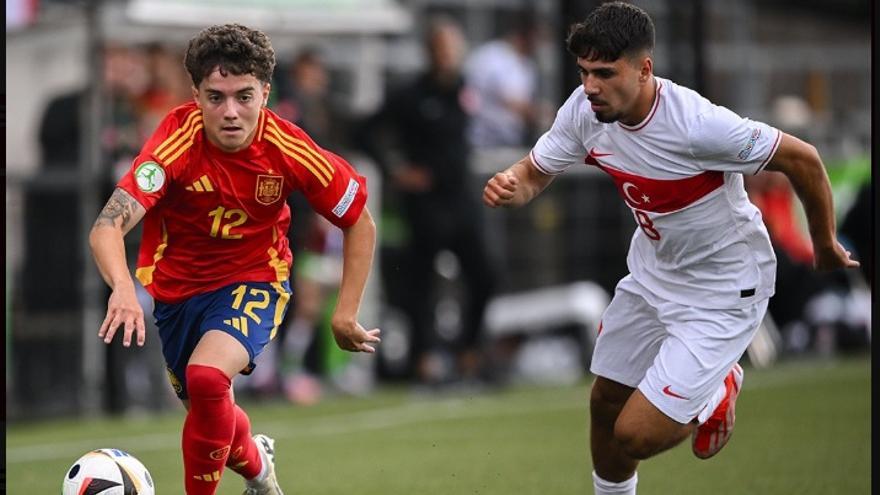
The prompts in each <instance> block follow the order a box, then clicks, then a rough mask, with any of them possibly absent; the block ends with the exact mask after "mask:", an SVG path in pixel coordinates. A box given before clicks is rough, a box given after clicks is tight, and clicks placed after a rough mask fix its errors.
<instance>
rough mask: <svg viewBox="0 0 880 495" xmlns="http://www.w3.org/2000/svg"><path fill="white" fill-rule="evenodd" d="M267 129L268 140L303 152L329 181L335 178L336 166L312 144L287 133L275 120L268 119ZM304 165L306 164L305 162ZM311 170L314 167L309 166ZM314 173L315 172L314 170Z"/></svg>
mask: <svg viewBox="0 0 880 495" xmlns="http://www.w3.org/2000/svg"><path fill="white" fill-rule="evenodd" d="M266 131H267V132H268V133H269V134H270V136H266V140H268V141H272V142H273V143H275V144H276V145H277V146H279V147H282V148H287V149H288V150H291V151H294V152H299V153H301V154H302V155H303V156H304V157H305V158H306V159H307V160H308V161H309V162H310V163H311V164H312V165H313V166H314V167H315V168H316V169H318V170H319V171H320V172H321V173H322V174H323V175H324V177H325V178H326V179H327V181H328V182H329V181H330V180H332V179H333V173H334V172H335V171H336V170H335V168H334V167H333V166H332V165H330V162H328V161H327V159H326V158H324V155H322V154H320V153H318V152H317V151H315V150H314V149H312V146H311V145H310V144H309V143H307V142H306V141H304V140H302V139H298V138H295V137H293V136H291V135H290V134H287V133H285V132H284V131H282V130H281V128H280V127H278V124H277V123H275V121H273V120H269V121H267V123H266ZM270 137H274V138H276V139H277V140H278V141H273V140H272V139H270ZM279 141H280V142H279ZM303 165H305V163H304V164H303ZM307 168H308V167H307ZM309 170H312V169H311V168H309ZM312 173H314V171H313V172H312Z"/></svg>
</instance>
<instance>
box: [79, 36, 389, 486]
mask: <svg viewBox="0 0 880 495" xmlns="http://www.w3.org/2000/svg"><path fill="white" fill-rule="evenodd" d="M184 64H185V66H186V69H187V72H188V73H189V74H190V77H191V78H192V84H193V86H192V98H193V101H192V102H189V103H187V104H185V105H182V106H179V107H177V108H175V109H173V110H172V111H171V112H170V113H169V114H168V115H167V116H166V117H165V119H163V120H162V122H161V124H160V125H159V128H158V129H157V130H156V132H154V133H153V135H152V136H151V137H150V138H149V139H148V140H147V142H146V144H145V145H144V146H143V148H142V151H141V153H140V154H139V155H138V156H137V157H136V158H135V160H134V163H133V164H132V166H131V169H130V171H129V173H127V174H125V175H124V176H123V178H122V179H121V180H120V181H119V183H118V185H117V188H116V189H115V191H114V192H113V195H112V196H111V197H110V200H109V201H108V202H107V204H106V206H105V207H104V209H103V210H102V211H101V213H100V215H99V216H98V219H97V220H96V222H95V224H94V226H93V227H92V231H91V233H90V236H89V244H90V246H91V248H92V251H93V254H94V257H95V260H96V262H97V265H98V268H99V270H100V272H101V275H102V276H103V277H104V280H105V281H106V282H107V284H108V285H109V286H110V287H111V289H112V293H111V295H110V299H109V301H108V305H107V316H106V318H105V319H104V322H103V323H102V325H101V328H100V329H99V331H98V336H99V337H100V338H101V339H103V341H104V342H105V343H107V344H109V343H111V342H112V340H113V338H114V336H115V335H116V333H117V331H118V330H119V329H121V330H122V334H123V335H122V337H121V338H122V343H123V346H125V347H128V346H130V345H131V341H132V338H133V337H134V339H135V342H136V343H137V345H139V346H140V345H143V344H144V341H145V338H146V335H145V328H144V315H143V310H142V309H141V306H140V304H139V303H138V300H137V298H136V296H135V289H134V282H133V281H132V278H131V275H130V274H129V271H128V266H127V263H126V260H125V256H124V249H125V242H124V236H125V234H126V233H128V232H129V231H130V230H131V229H132V228H133V227H134V226H135V225H136V224H137V223H138V222H140V220H141V219H144V229H143V240H142V243H141V249H140V255H139V257H138V267H137V270H136V272H135V276H136V278H137V279H138V280H139V281H140V282H141V283H142V284H143V285H144V287H145V288H146V289H147V291H149V293H150V295H151V296H153V298H154V300H155V306H154V316H155V318H156V324H157V326H158V328H159V337H160V338H161V340H162V350H163V354H164V356H165V361H166V365H167V369H168V374H169V377H170V380H171V384H172V386H173V388H174V390H175V393H176V394H177V396H178V397H179V398H180V399H181V400H182V401H183V403H184V405H185V407H186V409H187V414H186V419H185V421H184V424H183V432H182V447H183V449H182V450H183V466H184V478H185V479H184V486H185V492H186V493H187V494H188V495H210V494H213V493H215V491H216V489H217V485H218V483H219V481H220V478H221V475H222V473H223V470H224V467H226V466H228V467H229V468H230V469H232V470H234V471H235V472H237V473H238V474H240V475H241V476H242V477H244V478H245V480H246V490H245V492H244V493H245V494H250V495H256V494H280V493H282V491H281V488H280V487H279V485H278V481H277V479H276V476H275V471H274V441H273V440H272V439H271V438H269V437H267V436H265V435H260V434H258V435H254V436H253V437H251V435H250V421H249V419H248V416H247V414H246V413H245V412H244V411H243V410H242V409H241V408H240V407H239V406H238V405H237V404H236V403H235V401H234V399H233V396H232V380H233V379H234V378H235V377H236V376H237V375H238V374H239V373H242V374H249V373H250V372H251V371H252V370H253V367H254V366H255V364H254V360H255V359H256V357H257V356H258V355H259V354H260V352H261V351H262V349H263V347H264V346H265V345H266V344H268V342H269V341H270V340H271V339H272V338H273V337H274V336H275V333H276V332H277V329H278V326H279V325H280V324H281V321H282V319H283V317H284V314H285V311H286V310H287V301H288V299H289V298H290V293H291V291H290V286H289V283H288V281H287V278H288V276H289V266H290V263H291V261H292V260H291V254H290V249H289V247H288V244H287V237H286V230H287V228H288V226H289V222H290V209H289V208H288V207H287V204H286V203H285V201H284V198H286V197H287V196H288V195H289V194H290V193H291V192H292V191H293V190H300V191H302V192H303V193H304V194H305V195H306V197H307V198H308V200H309V202H310V204H311V205H312V206H313V207H314V208H315V210H316V211H318V212H319V213H321V215H323V216H325V217H326V218H327V219H328V220H330V221H331V222H332V223H333V224H334V225H336V226H338V227H340V228H342V229H343V230H344V236H345V240H344V274H343V276H342V287H341V289H340V295H339V302H338V304H337V306H336V310H335V313H334V315H333V318H332V326H333V333H334V337H335V339H336V341H337V343H338V344H339V346H340V347H342V348H344V349H346V350H349V351H354V352H358V351H360V352H375V349H374V347H373V345H375V344H376V343H378V342H379V337H378V334H379V330H378V329H373V330H370V331H367V330H365V329H364V328H363V327H362V326H361V325H360V323H358V312H359V309H360V303H361V297H362V294H363V290H364V286H365V284H366V280H367V276H368V274H369V270H370V266H371V264H372V253H373V246H374V243H375V225H374V223H373V221H372V217H371V216H370V212H369V210H367V209H366V207H365V202H366V183H365V180H364V178H363V177H361V176H359V175H358V174H357V173H356V171H355V170H354V169H353V168H352V167H351V165H349V164H348V163H347V162H346V161H345V160H343V159H341V158H340V157H338V156H337V155H335V154H333V153H331V152H329V151H326V150H324V149H322V148H321V147H319V146H318V145H316V144H315V143H314V141H312V140H311V138H309V136H308V135H306V134H305V133H304V132H303V131H302V130H301V129H299V128H298V127H296V126H295V125H293V124H291V123H289V122H287V121H285V120H283V119H281V118H279V117H278V116H277V115H276V114H274V113H273V112H271V111H270V110H268V109H266V108H265V105H266V102H267V100H268V96H269V91H270V81H271V78H272V72H273V70H274V67H275V54H274V50H273V49H272V46H271V43H270V41H269V38H268V37H267V36H266V35H265V34H263V33H262V32H260V31H256V30H251V29H248V28H246V27H244V26H241V25H238V24H227V25H222V26H211V27H209V28H206V29H204V30H202V31H201V32H200V33H199V34H198V35H197V36H195V37H194V38H192V39H191V40H190V42H189V45H188V47H187V50H186V56H185V58H184Z"/></svg>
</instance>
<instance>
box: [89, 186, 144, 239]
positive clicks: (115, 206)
mask: <svg viewBox="0 0 880 495" xmlns="http://www.w3.org/2000/svg"><path fill="white" fill-rule="evenodd" d="M135 204H136V201H135V199H134V198H132V197H131V196H129V195H128V193H126V192H125V191H123V190H122V189H116V190H115V191H113V195H112V196H110V199H109V200H108V201H107V204H106V205H104V209H103V210H101V214H100V215H98V219H97V220H95V226H96V227H97V226H99V225H107V226H111V227H112V226H115V225H119V226H120V227H122V228H123V229H124V228H126V226H127V225H128V223H129V222H130V221H131V217H132V214H133V212H134V208H135ZM120 218H121V219H122V223H121V224H117V220H118V219H120Z"/></svg>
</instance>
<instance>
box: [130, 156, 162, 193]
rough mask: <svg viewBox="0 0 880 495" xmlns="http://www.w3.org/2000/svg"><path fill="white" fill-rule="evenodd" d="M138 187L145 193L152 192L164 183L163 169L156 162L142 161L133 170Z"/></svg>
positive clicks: (160, 187)
mask: <svg viewBox="0 0 880 495" xmlns="http://www.w3.org/2000/svg"><path fill="white" fill-rule="evenodd" d="M134 178H135V180H136V181H137V185H138V189H140V190H141V191H143V192H145V193H154V192H156V191H158V190H160V189H162V186H164V185H165V170H164V169H163V168H162V166H161V165H159V164H158V163H156V162H144V163H141V164H140V165H138V167H137V168H136V169H135V171H134Z"/></svg>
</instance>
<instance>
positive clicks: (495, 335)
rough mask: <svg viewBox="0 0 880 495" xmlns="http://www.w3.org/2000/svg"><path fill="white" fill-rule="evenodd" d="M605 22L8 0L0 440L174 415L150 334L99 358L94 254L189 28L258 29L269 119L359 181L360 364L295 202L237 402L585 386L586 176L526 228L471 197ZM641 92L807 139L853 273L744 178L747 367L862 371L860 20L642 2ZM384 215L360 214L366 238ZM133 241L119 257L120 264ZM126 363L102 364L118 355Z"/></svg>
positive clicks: (609, 235)
mask: <svg viewBox="0 0 880 495" xmlns="http://www.w3.org/2000/svg"><path fill="white" fill-rule="evenodd" d="M598 3H600V2H598V1H587V0H560V1H549V0H548V1H538V2H527V1H518V0H359V1H356V0H325V1H320V2H319V1H316V0H315V1H312V0H254V1H252V2H246V3H239V2H234V1H209V0H187V1H173V0H128V1H118V2H110V1H105V2H100V1H85V0H80V1H73V0H67V1H65V0H40V1H39V2H36V1H28V0H7V3H6V8H7V25H6V41H7V49H6V54H7V61H6V64H7V65H6V68H7V79H6V94H7V95H8V96H7V97H6V98H5V100H4V103H5V105H6V115H7V117H6V121H5V124H6V126H5V127H6V142H7V150H6V170H5V172H6V391H7V415H8V417H9V419H11V420H17V419H33V418H40V417H47V416H58V415H68V414H76V413H83V412H95V411H103V412H109V413H123V412H131V411H139V410H147V411H149V410H160V409H164V408H168V407H176V406H174V404H175V401H174V399H173V394H172V392H171V388H170V387H169V386H168V385H167V383H166V381H167V379H166V377H165V373H164V371H163V369H162V364H161V363H162V360H161V359H162V358H161V353H160V349H159V341H158V338H157V335H156V333H154V332H153V333H149V332H150V329H153V330H154V327H151V323H152V318H151V316H150V315H151V312H152V302H151V301H150V298H149V295H148V294H147V293H146V292H145V291H143V290H142V288H141V291H140V295H141V299H142V304H143V305H144V308H145V313H146V314H147V315H148V318H147V320H148V338H147V345H146V348H144V349H139V348H131V349H124V348H122V347H121V345H113V346H105V345H104V344H102V343H101V342H100V341H99V340H98V339H97V338H96V334H97V330H98V327H99V325H100V320H101V318H102V317H103V314H104V313H103V311H104V308H105V307H106V298H107V296H108V295H109V292H108V290H107V289H106V287H105V286H104V285H103V282H102V281H101V280H100V278H99V276H98V274H97V272H96V270H95V268H94V265H93V263H92V261H91V258H90V255H89V253H88V250H87V249H86V233H87V232H88V230H89V228H90V226H91V223H92V222H93V220H94V218H95V216H96V214H97V212H98V211H99V209H100V208H101V206H102V204H103V201H105V198H107V197H108V196H109V194H110V192H111V191H112V188H113V186H114V184H115V183H116V181H117V180H118V179H119V178H120V176H121V174H123V173H125V172H126V171H127V170H128V168H129V166H130V163H131V160H132V159H133V157H134V156H135V154H137V153H138V151H139V150H140V147H141V145H142V144H143V142H144V141H145V139H146V138H147V137H148V136H149V135H150V134H151V132H152V131H153V130H154V129H155V127H156V125H157V124H158V122H159V120H160V119H161V118H162V117H163V116H164V114H165V113H166V112H167V111H168V110H170V109H171V108H173V107H174V106H176V105H178V104H180V103H182V102H185V101H186V100H188V99H189V98H191V94H190V85H191V82H190V81H189V80H188V77H187V74H186V73H185V71H184V69H183V66H182V55H183V49H184V46H185V43H186V41H187V40H188V39H189V37H191V36H192V35H194V34H195V33H196V32H197V31H198V30H200V29H201V28H202V27H205V26H207V25H209V24H213V23H221V22H229V21H237V22H241V23H243V24H247V25H249V26H251V27H256V28H260V29H263V30H265V31H266V32H267V33H268V34H269V35H270V37H271V38H272V40H273V45H274V47H275V50H276V55H277V59H278V66H277V68H276V71H275V80H274V81H273V84H272V93H271V96H270V100H269V107H270V108H271V109H272V110H274V111H275V112H276V113H278V114H279V115H281V116H282V117H284V118H286V119H288V120H290V121H292V122H294V123H296V124H297V125H299V126H301V127H302V128H303V129H305V130H306V132H308V133H309V134H310V135H311V136H312V137H313V138H314V140H315V141H316V142H317V143H318V144H319V145H321V146H322V147H325V148H327V149H330V150H333V151H334V152H336V153H338V154H340V155H342V156H344V157H345V158H346V159H348V160H349V161H350V162H351V163H352V164H353V165H354V166H355V167H356V168H357V169H358V170H359V171H360V173H362V174H363V175H366V176H367V177H368V180H369V181H370V192H371V198H370V201H371V209H372V210H373V211H374V215H375V216H377V217H378V227H379V235H380V238H379V247H378V253H377V257H376V259H377V263H376V265H375V267H374V270H373V274H372V277H371V281H370V283H369V286H368V290H367V295H366V299H365V307H364V311H363V316H364V325H365V326H367V327H368V328H372V327H376V326H378V327H380V328H382V330H383V342H382V344H381V345H380V347H379V352H378V354H377V355H376V356H365V355H351V354H347V353H345V352H343V351H339V350H338V349H337V348H336V347H335V345H334V344H333V339H332V336H331V334H330V331H329V326H328V321H327V318H328V315H329V314H330V311H331V310H332V308H333V305H334V303H335V291H336V287H337V285H338V281H339V273H340V262H341V257H340V255H341V234H340V232H339V231H338V230H337V229H335V227H333V226H332V225H330V224H329V223H327V222H326V221H325V220H323V219H322V218H320V217H318V216H316V215H314V214H313V213H311V212H310V210H309V207H308V204H307V203H306V202H305V200H304V199H303V197H301V196H297V195H294V196H293V197H291V198H289V203H290V205H291V208H292V210H293V212H294V213H293V224H292V228H291V231H290V233H289V236H290V240H291V245H292V247H293V250H294V268H293V271H292V274H291V279H292V280H291V282H292V285H293V287H294V297H293V299H292V301H291V309H290V311H289V312H288V315H287V318H286V321H285V323H284V325H283V331H282V332H281V335H280V337H279V339H278V341H277V342H276V344H275V345H272V346H269V347H268V348H267V351H266V352H265V353H264V354H263V355H262V356H261V357H260V359H259V360H258V367H257V369H256V370H255V372H254V374H253V375H252V376H251V377H250V378H248V379H244V380H238V381H237V382H238V383H237V386H239V387H240V390H239V391H238V392H239V393H240V394H247V395H249V396H251V397H254V398H260V399H267V400H288V401H290V402H292V403H295V404H299V405H308V404H313V403H315V402H317V401H319V400H321V398H322V397H325V396H326V395H327V394H337V393H345V394H366V393H369V391H370V390H372V389H373V388H374V387H375V386H377V385H378V384H382V383H403V384H407V385H409V384H413V385H415V386H418V387H423V388H426V389H428V390H435V389H441V388H444V387H457V386H462V385H464V386H468V387H490V386H498V385H502V384H504V383H507V382H509V381H512V380H527V381H532V382H542V383H558V382H569V381H573V380H579V379H581V378H582V377H583V376H584V374H585V373H586V370H587V365H588V362H589V356H590V349H591V342H592V339H593V338H594V335H595V332H596V326H597V323H598V318H599V315H601V311H602V309H603V308H604V304H606V303H607V301H608V299H609V297H610V294H611V293H612V292H613V290H614V284H615V283H616V282H617V280H618V279H619V278H620V277H621V276H623V275H624V274H625V273H626V262H625V259H626V252H627V246H628V243H629V239H630V237H631V235H632V233H633V231H634V228H635V224H634V222H633V220H632V218H631V214H630V212H629V210H628V209H627V208H626V206H625V205H624V203H623V202H622V201H620V200H619V199H618V198H617V197H616V196H617V193H616V190H615V188H614V185H613V182H612V181H610V180H607V178H605V177H603V176H602V175H601V174H599V173H597V172H594V171H592V170H589V169H587V167H582V168H578V169H576V170H572V171H570V172H569V173H566V174H564V175H563V176H561V177H560V178H559V179H558V180H557V181H556V182H555V183H554V185H553V187H552V188H550V189H549V190H548V191H547V192H546V193H545V194H544V195H542V196H541V197H539V198H538V199H537V200H536V201H535V202H534V204H532V205H530V206H529V207H528V208H525V209H521V210H511V211H507V210H504V211H495V210H488V209H486V208H484V207H483V206H482V205H481V202H480V190H481V186H482V184H483V182H484V181H485V179H486V178H487V177H488V176H489V175H491V174H492V173H494V172H496V171H498V170H500V169H502V168H504V167H506V166H507V165H509V164H511V163H513V162H514V161H516V160H518V159H519V158H521V157H522V156H523V155H525V154H526V153H527V152H528V150H529V147H530V145H531V144H532V143H533V142H534V140H535V139H536V138H537V137H538V136H539V135H540V134H541V133H542V132H543V131H544V130H546V129H547V128H548V127H549V125H550V124H551V123H552V120H553V117H554V112H555V109H556V108H557V107H558V106H559V105H560V104H561V102H562V101H564V99H565V98H566V97H567V96H568V95H569V94H570V93H571V91H572V90H573V89H574V88H575V87H576V86H577V85H578V84H579V81H578V78H577V72H576V70H575V69H576V67H575V65H574V63H573V60H572V59H571V58H570V56H569V55H568V54H567V53H566V52H565V50H564V43H563V40H564V36H565V33H566V30H567V27H568V26H569V25H570V24H571V23H573V22H577V21H579V20H581V19H582V18H583V17H584V16H585V15H586V13H587V12H588V11H589V10H590V9H592V8H593V7H594V6H595V5H597V4H598ZM635 3H637V4H638V5H640V6H642V7H643V8H645V9H646V10H647V11H648V12H649V13H650V14H651V15H652V16H653V18H654V20H655V23H656V25H657V47H656V49H655V54H654V55H655V73H656V74H657V75H660V76H662V77H668V78H670V79H672V80H674V81H676V82H678V83H680V84H683V85H686V86H689V87H691V88H693V89H695V90H697V91H699V92H701V93H702V94H703V95H705V96H707V97H708V98H709V99H710V100H712V101H713V102H715V103H717V104H720V105H724V106H726V107H728V108H731V109H732V110H734V111H736V112H737V113H739V114H740V115H743V116H748V117H751V118H754V119H756V120H762V121H765V122H767V123H769V124H771V125H774V126H776V127H778V128H780V129H782V130H784V131H786V132H789V133H792V134H795V135H797V136H799V137H801V138H803V139H805V140H807V141H809V142H810V143H812V144H814V145H815V146H816V147H817V148H818V149H819V151H820V154H821V155H822V157H823V160H824V162H825V165H826V167H827V170H828V174H829V176H830V178H831V182H832V185H833V189H834V197H835V201H836V209H837V215H838V217H837V222H838V228H839V230H840V238H841V240H842V241H843V242H844V243H845V244H846V246H847V248H848V249H850V250H851V251H853V252H854V253H855V254H854V257H855V258H856V259H858V260H860V261H861V263H862V269H861V270H860V271H858V270H856V271H850V272H846V273H843V272H834V273H816V272H814V271H812V270H811V267H810V265H811V259H812V251H811V249H812V248H811V244H810V241H809V235H808V234H807V232H806V229H805V222H804V216H803V212H802V210H801V209H800V204H799V203H798V202H797V200H796V198H795V196H794V194H793V191H792V189H791V186H790V184H789V183H788V181H787V179H785V177H784V176H782V175H781V174H777V173H772V172H765V173H761V174H759V175H757V176H754V177H749V178H748V180H747V183H746V185H747V189H748V192H749V195H750V198H751V199H752V201H753V202H754V203H755V204H756V205H757V206H758V207H759V208H760V209H761V211H762V213H763V215H764V220H765V223H766V224H767V227H768V229H769V231H770V234H771V238H772V240H773V242H774V246H775V249H776V254H777V258H778V261H779V266H778V283H777V290H776V296H775V297H774V298H773V299H772V300H771V302H770V310H769V314H768V318H767V319H766V321H765V322H764V324H763V325H762V328H761V331H760V332H759V334H758V338H756V341H755V343H754V344H753V345H752V347H751V348H750V349H749V353H748V359H750V360H751V361H752V362H753V364H754V365H756V366H770V365H772V364H773V362H774V361H775V360H777V359H792V358H808V357H817V358H821V357H823V356H829V355H832V354H835V353H842V352H850V353H859V352H864V353H867V352H868V349H869V347H870V341H871V319H870V318H871V310H870V303H871V281H872V280H873V273H874V272H873V270H874V261H875V260H874V255H875V252H874V250H873V248H872V247H871V238H872V236H871V231H872V227H873V224H872V220H871V199H870V186H871V159H870V153H869V149H870V115H871V112H870V101H871V91H870V77H871V74H870V60H869V58H870V25H869V22H868V20H867V19H868V16H867V14H868V10H869V6H868V2H867V0H838V1H835V2H823V1H820V0H812V1H804V0H799V1H790V0H766V1H761V2H758V1H757V0H705V1H703V0H685V1H680V0H644V1H637V2H635ZM376 212H378V213H379V214H378V215H376ZM139 237H140V233H139V231H138V230H135V231H133V232H132V233H130V234H129V236H128V241H129V242H128V243H127V244H128V249H129V264H130V266H133V264H134V258H135V255H136V252H137V241H138V239H139ZM117 344H118V343H117Z"/></svg>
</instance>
